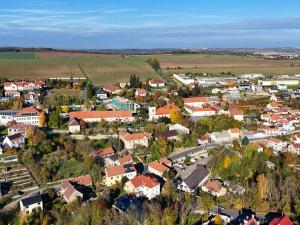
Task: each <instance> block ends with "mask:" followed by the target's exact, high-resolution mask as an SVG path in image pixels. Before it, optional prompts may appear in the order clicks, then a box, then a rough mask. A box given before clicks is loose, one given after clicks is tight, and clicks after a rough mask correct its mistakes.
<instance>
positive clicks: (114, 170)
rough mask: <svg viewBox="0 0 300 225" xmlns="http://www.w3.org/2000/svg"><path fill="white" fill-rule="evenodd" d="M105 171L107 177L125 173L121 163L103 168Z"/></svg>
mask: <svg viewBox="0 0 300 225" xmlns="http://www.w3.org/2000/svg"><path fill="white" fill-rule="evenodd" d="M105 173H106V175H107V176H108V177H113V176H118V175H122V174H125V169H124V167H123V166H122V165H120V166H113V167H108V168H105Z"/></svg>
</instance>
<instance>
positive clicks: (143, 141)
mask: <svg viewBox="0 0 300 225" xmlns="http://www.w3.org/2000/svg"><path fill="white" fill-rule="evenodd" d="M119 138H120V139H121V140H122V141H123V142H124V147H125V148H126V149H134V148H135V147H136V146H145V147H148V145H149V140H150V138H151V134H149V133H145V132H144V133H134V134H131V133H128V132H126V131H121V132H120V134H119Z"/></svg>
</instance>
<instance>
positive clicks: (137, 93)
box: [135, 88, 147, 97]
mask: <svg viewBox="0 0 300 225" xmlns="http://www.w3.org/2000/svg"><path fill="white" fill-rule="evenodd" d="M135 96H136V97H146V96H147V91H146V90H145V89H143V88H137V89H135Z"/></svg>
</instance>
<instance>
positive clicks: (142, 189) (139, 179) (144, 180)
mask: <svg viewBox="0 0 300 225" xmlns="http://www.w3.org/2000/svg"><path fill="white" fill-rule="evenodd" d="M124 190H125V191H126V192H127V193H132V194H135V195H136V196H138V197H142V196H143V197H146V198H148V199H149V200H150V199H153V198H155V197H156V196H158V195H159V194H160V183H159V182H158V181H157V180H156V179H154V178H151V177H149V176H145V175H143V174H142V175H137V176H136V177H134V178H133V179H132V180H129V181H127V182H126V183H125V186H124Z"/></svg>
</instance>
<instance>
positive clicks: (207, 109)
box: [184, 105, 217, 112]
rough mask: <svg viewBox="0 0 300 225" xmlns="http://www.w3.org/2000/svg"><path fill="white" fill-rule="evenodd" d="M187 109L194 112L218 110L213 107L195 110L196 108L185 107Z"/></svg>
mask: <svg viewBox="0 0 300 225" xmlns="http://www.w3.org/2000/svg"><path fill="white" fill-rule="evenodd" d="M184 107H185V108H187V109H189V110H191V111H193V112H216V111H217V109H216V108H215V107H212V106H208V107H203V108H202V107H201V108H194V107H191V106H189V105H184Z"/></svg>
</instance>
